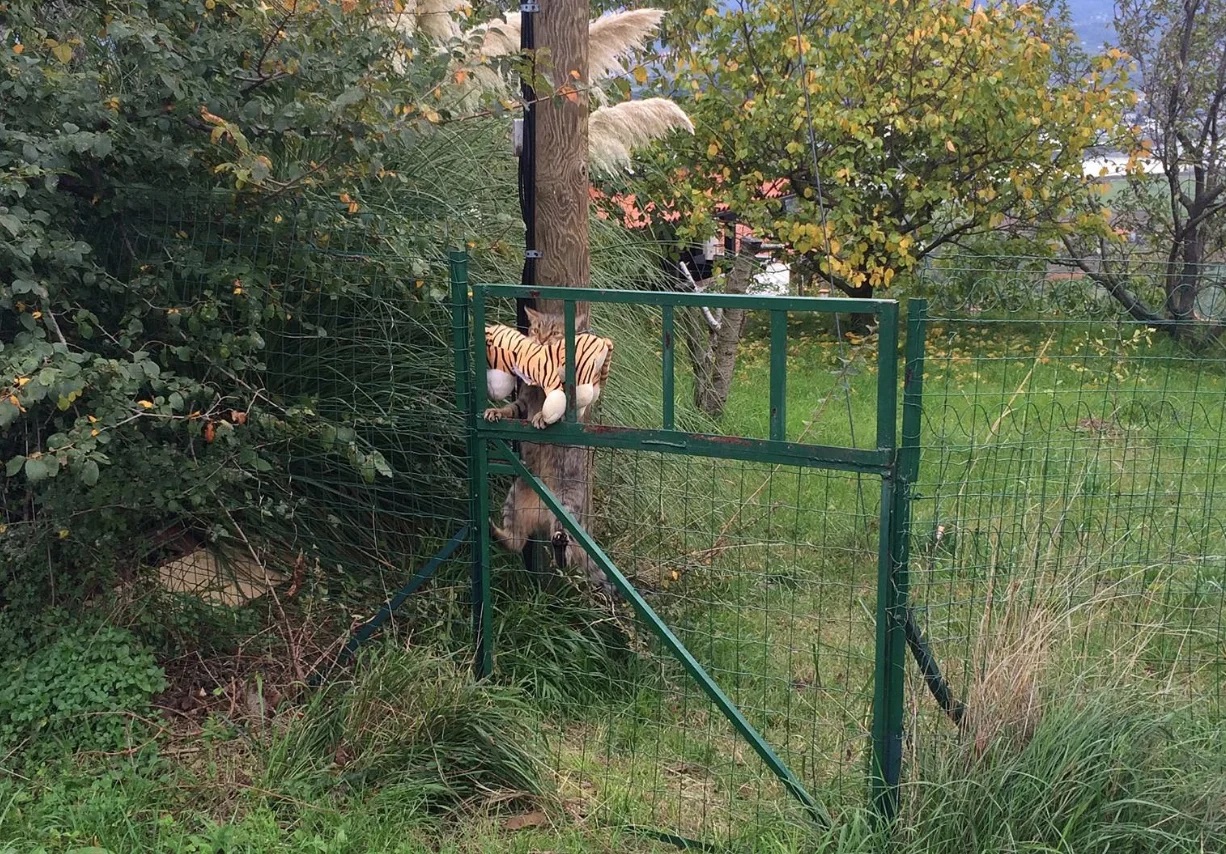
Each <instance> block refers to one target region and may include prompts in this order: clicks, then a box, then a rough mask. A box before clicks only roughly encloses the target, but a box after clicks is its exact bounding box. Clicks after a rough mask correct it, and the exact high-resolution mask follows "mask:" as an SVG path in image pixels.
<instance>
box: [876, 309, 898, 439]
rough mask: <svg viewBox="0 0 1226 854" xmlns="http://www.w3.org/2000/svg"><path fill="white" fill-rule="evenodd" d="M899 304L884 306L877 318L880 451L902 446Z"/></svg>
mask: <svg viewBox="0 0 1226 854" xmlns="http://www.w3.org/2000/svg"><path fill="white" fill-rule="evenodd" d="M897 430H898V303H896V302H887V303H885V304H883V305H882V306H881V314H880V315H878V317H877V447H878V448H885V449H888V450H891V451H892V450H894V448H895V447H896V446H897V442H898V434H897Z"/></svg>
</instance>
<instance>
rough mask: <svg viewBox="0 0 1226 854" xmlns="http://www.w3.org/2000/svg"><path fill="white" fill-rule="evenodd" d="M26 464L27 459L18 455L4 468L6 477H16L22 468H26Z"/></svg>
mask: <svg viewBox="0 0 1226 854" xmlns="http://www.w3.org/2000/svg"><path fill="white" fill-rule="evenodd" d="M25 463H26V458H25V457H24V456H22V455H18V456H16V457H13V458H12V459H11V460H9V461H8V463H7V464H6V465H5V466H4V474H5V476H6V477H16V476H17V473H18V472H20V471H21V467H22V466H24V465H25Z"/></svg>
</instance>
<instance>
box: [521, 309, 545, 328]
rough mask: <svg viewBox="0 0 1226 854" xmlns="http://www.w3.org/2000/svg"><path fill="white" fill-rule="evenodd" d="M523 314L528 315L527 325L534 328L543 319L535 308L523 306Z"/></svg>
mask: <svg viewBox="0 0 1226 854" xmlns="http://www.w3.org/2000/svg"><path fill="white" fill-rule="evenodd" d="M524 313H525V314H527V315H528V323H529V324H531V325H532V326H536V325H537V324H539V323H541V322H542V321H543V320H544V319H545V316H544V315H543V314H541V313H540V312H539V311H537V310H536V309H535V308H528V307H527V306H524Z"/></svg>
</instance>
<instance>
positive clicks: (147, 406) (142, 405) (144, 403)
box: [136, 400, 153, 409]
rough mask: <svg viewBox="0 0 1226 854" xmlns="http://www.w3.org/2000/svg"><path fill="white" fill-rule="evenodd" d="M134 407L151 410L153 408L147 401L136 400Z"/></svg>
mask: <svg viewBox="0 0 1226 854" xmlns="http://www.w3.org/2000/svg"><path fill="white" fill-rule="evenodd" d="M136 405H137V406H139V407H140V408H141V409H152V408H153V404H152V403H151V402H150V401H148V400H138V401H136Z"/></svg>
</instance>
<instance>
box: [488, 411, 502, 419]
mask: <svg viewBox="0 0 1226 854" xmlns="http://www.w3.org/2000/svg"><path fill="white" fill-rule="evenodd" d="M485 420H486V421H501V420H502V410H501V409H487V410H485Z"/></svg>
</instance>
